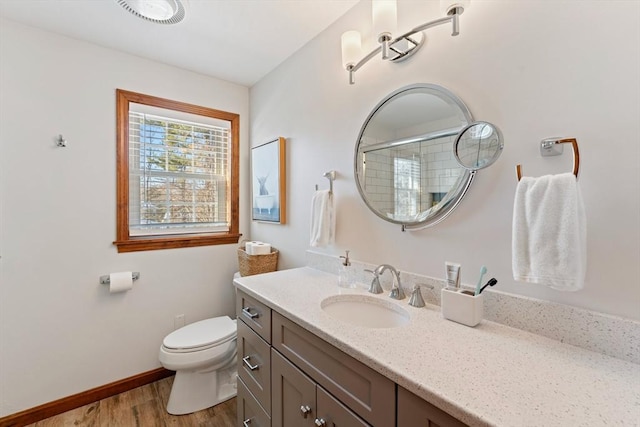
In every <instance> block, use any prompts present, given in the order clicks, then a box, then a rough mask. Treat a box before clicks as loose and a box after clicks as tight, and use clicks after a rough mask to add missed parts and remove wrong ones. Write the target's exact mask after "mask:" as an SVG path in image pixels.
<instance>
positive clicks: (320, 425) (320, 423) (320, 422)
mask: <svg viewBox="0 0 640 427" xmlns="http://www.w3.org/2000/svg"><path fill="white" fill-rule="evenodd" d="M315 422H316V425H317V426H318V427H325V426H326V425H327V422H326V421H325V420H323V419H322V418H316V421H315Z"/></svg>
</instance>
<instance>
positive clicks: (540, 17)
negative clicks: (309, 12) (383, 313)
mask: <svg viewBox="0 0 640 427" xmlns="http://www.w3.org/2000/svg"><path fill="white" fill-rule="evenodd" d="M438 13H439V12H438V2H434V1H431V2H412V1H406V0H405V1H403V0H400V1H399V11H398V14H399V20H400V21H401V25H400V28H399V29H400V30H404V29H408V28H410V27H412V26H415V25H418V24H419V23H421V22H425V21H427V20H430V19H435V18H436V17H438V16H439V15H438ZM460 21H461V34H460V36H458V37H451V36H450V27H449V26H447V27H439V28H436V29H432V30H429V31H428V32H427V37H428V39H427V44H426V46H425V47H423V49H422V50H421V51H420V52H418V53H417V54H416V55H415V57H413V58H412V59H411V60H409V61H406V62H404V63H401V64H391V63H383V62H382V61H380V60H378V59H374V60H372V61H370V63H368V64H367V65H365V66H364V67H363V68H362V69H361V70H359V71H358V72H357V73H356V76H355V77H356V84H355V85H354V86H349V85H348V84H347V73H346V71H344V70H343V69H342V66H341V58H340V35H341V33H342V32H343V31H346V30H349V29H354V28H355V29H360V30H361V31H363V32H364V33H365V34H363V37H367V36H370V34H368V33H370V31H371V30H370V25H371V24H370V2H367V1H363V2H361V3H359V4H358V5H356V6H355V7H354V8H353V9H351V10H350V11H349V12H348V13H347V14H346V15H345V16H343V17H342V18H341V19H340V20H339V21H337V22H336V23H335V24H334V25H332V26H331V27H329V28H328V29H327V30H326V31H325V32H323V33H322V34H321V35H319V36H318V37H316V38H315V39H314V40H313V41H312V42H310V43H309V44H308V45H306V46H305V47H304V48H303V49H302V50H300V51H298V52H297V53H296V54H295V55H294V56H292V57H291V58H289V59H288V60H287V61H286V62H285V63H283V64H282V65H281V66H280V67H279V68H277V69H276V70H275V71H274V72H272V73H271V74H270V75H268V76H267V77H266V78H264V79H263V80H261V81H260V82H259V83H258V84H256V85H255V86H253V87H252V88H251V91H250V101H251V144H252V145H256V144H259V143H262V142H264V141H267V140H269V138H272V137H273V136H274V135H281V136H284V137H286V138H287V144H288V153H287V154H288V165H289V166H288V171H287V173H288V188H287V191H288V202H287V206H288V208H289V213H288V218H290V220H289V224H287V225H284V226H280V225H270V224H260V223H254V224H252V226H251V237H252V238H253V239H259V240H264V241H268V242H271V243H272V244H273V245H275V246H276V247H278V248H279V249H281V250H282V254H281V255H282V257H281V263H280V266H281V267H283V268H284V267H291V266H298V265H303V264H304V263H305V259H304V252H305V250H306V249H308V244H309V243H308V241H309V240H308V236H309V232H308V229H309V211H310V200H311V197H312V193H313V189H314V185H315V184H319V185H320V186H321V187H322V188H326V187H327V181H326V180H325V179H324V178H323V177H322V174H323V173H324V172H325V171H328V170H331V169H335V170H336V171H337V172H338V174H339V179H338V181H336V183H335V186H334V188H335V194H336V198H337V209H338V224H337V241H336V244H335V246H333V247H330V248H326V249H325V250H324V252H326V253H329V254H335V255H338V254H340V253H342V252H343V250H344V249H350V250H351V251H352V252H351V254H352V256H353V257H354V259H357V260H362V261H367V262H372V263H383V262H386V263H390V264H393V265H395V266H396V267H398V268H400V269H401V270H404V271H411V272H415V273H419V274H425V275H428V276H434V277H443V276H444V262H445V260H450V261H458V262H461V263H462V265H463V275H462V280H463V282H465V283H469V284H475V281H476V280H477V272H478V271H479V269H480V266H481V265H483V264H484V265H486V266H487V267H488V269H489V276H488V277H496V278H498V280H499V287H500V289H501V290H503V291H507V292H512V293H515V294H521V295H526V296H532V297H536V298H540V299H544V300H551V301H557V302H560V303H566V304H570V305H574V306H579V307H585V308H588V309H594V310H597V311H601V312H605V313H611V314H615V315H620V316H625V317H630V318H634V319H640V286H639V284H640V283H639V282H640V262H639V261H640V172H639V171H640V167H639V166H638V163H639V161H640V121H639V120H638V118H639V117H640V79H639V78H638V76H640V2H637V1H607V2H603V1H554V2H547V1H542V0H538V1H522V0H519V1H507V0H501V1H474V2H472V3H471V7H470V8H469V9H468V10H467V11H465V12H464V15H462V17H461V20H460ZM368 46H369V47H370V46H371V44H369V45H368ZM418 82H422V83H435V84H439V85H442V86H445V87H447V88H449V89H450V90H451V91H453V92H454V93H455V94H457V95H458V96H459V97H460V98H462V99H463V100H464V101H465V103H466V104H467V106H468V107H469V109H470V110H471V112H472V114H473V115H474V117H475V118H476V119H477V120H486V121H490V122H493V123H495V124H496V125H498V126H499V127H500V128H501V130H502V132H503V134H504V138H505V149H504V153H503V154H502V157H501V158H500V159H499V160H498V162H497V163H496V164H495V165H493V166H492V167H491V168H490V169H487V170H483V171H480V172H479V173H478V176H477V179H476V180H475V181H474V183H473V185H472V187H471V189H470V192H469V194H468V195H467V197H466V198H465V200H464V201H463V202H462V203H461V205H460V206H459V207H458V208H457V210H456V211H455V212H453V214H452V215H451V216H450V217H449V218H448V219H446V220H445V221H444V222H443V223H441V224H438V225H437V226H436V227H434V228H430V229H425V230H422V231H417V232H406V233H402V232H401V231H400V227H398V226H395V225H393V224H389V223H386V222H384V221H382V220H381V219H379V218H378V217H376V216H375V215H374V214H373V213H372V212H370V211H369V210H368V209H367V207H366V206H365V204H364V203H363V202H362V201H361V199H360V197H359V195H358V192H357V189H356V185H355V182H354V177H353V150H354V145H355V141H356V138H357V136H358V132H359V131H360V127H361V124H362V123H363V121H364V120H365V118H366V117H367V115H368V114H369V112H370V110H371V109H372V108H373V107H374V106H375V105H376V104H377V103H378V102H379V101H380V100H381V99H383V98H384V97H385V96H386V95H387V94H388V93H390V92H392V91H393V90H395V89H398V88H400V87H402V86H405V85H409V84H413V83H418ZM550 136H573V137H576V138H578V142H579V144H580V149H581V155H582V157H581V170H580V180H579V183H580V186H581V189H582V192H583V196H584V199H585V205H586V211H587V219H588V271H587V283H586V287H585V289H584V290H582V291H580V292H575V293H561V292H558V291H554V290H551V289H547V288H545V287H542V286H538V285H531V284H523V283H517V282H515V281H514V280H513V279H512V274H511V215H512V204H513V197H514V191H515V187H516V183H517V180H516V176H515V172H514V166H515V165H516V164H517V163H522V164H523V170H524V174H526V175H531V176H536V175H542V174H546V173H560V172H566V171H570V170H571V154H570V153H571V150H570V149H567V150H565V154H564V155H563V156H561V157H556V158H542V157H540V154H539V142H540V140H541V139H543V138H545V137H550ZM567 148H569V147H567Z"/></svg>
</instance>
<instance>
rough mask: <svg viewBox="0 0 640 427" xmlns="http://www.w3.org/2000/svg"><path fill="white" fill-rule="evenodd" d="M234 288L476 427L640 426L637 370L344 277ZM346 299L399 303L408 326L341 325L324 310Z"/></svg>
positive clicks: (301, 277)
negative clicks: (343, 283)
mask: <svg viewBox="0 0 640 427" xmlns="http://www.w3.org/2000/svg"><path fill="white" fill-rule="evenodd" d="M234 283H235V285H236V287H237V288H238V289H241V290H243V291H245V292H246V293H247V294H249V295H251V296H253V297H254V298H257V299H258V300H259V301H262V302H263V303H265V304H267V305H268V306H270V307H271V308H273V309H274V310H276V311H278V312H279V313H281V314H283V315H284V316H286V317H288V318H289V319H291V320H293V321H295V322H296V323H298V324H299V325H300V326H302V327H303V328H305V329H307V330H308V331H310V332H312V333H314V334H316V335H317V336H319V337H321V338H322V339H324V340H326V341H327V342H329V343H330V344H332V345H334V346H335V347H337V348H339V349H340V350H342V351H344V352H345V353H347V354H349V355H350V356H352V357H354V358H355V359H357V360H359V361H361V362H362V363H364V364H366V365H368V366H370V367H371V368H372V369H374V370H376V371H378V372H380V373H381V374H383V375H385V376H386V377H388V378H389V379H391V380H393V381H395V382H396V383H398V384H399V385H401V386H402V387H404V388H406V389H407V390H409V391H411V392H413V393H414V394H416V395H418V396H420V397H422V398H423V399H425V400H427V401H429V402H431V403H432V404H434V405H436V406H437V407H439V408H440V409H442V410H444V411H446V412H448V413H450V414H451V415H453V416H454V417H456V418H458V419H459V420H461V421H463V422H465V423H467V424H469V425H470V426H562V427H567V426H572V427H573V426H582V425H584V426H586V425H621V426H622V425H624V426H640V365H637V364H634V363H631V362H626V361H623V360H620V359H615V358H612V357H609V356H605V355H602V354H599V353H595V352H592V351H588V350H584V349H581V348H578V347H574V346H571V345H568V344H563V343H561V342H559V341H555V340H552V339H549V338H545V337H542V336H539V335H535V334H532V333H529V332H525V331H521V330H519V329H514V328H510V327H507V326H504V325H500V324H498V323H493V322H489V321H486V320H483V321H482V322H481V323H480V324H479V325H478V326H476V327H474V328H470V327H467V326H464V325H460V324H458V323H455V322H451V321H448V320H445V319H443V318H442V316H441V313H440V307H438V306H433V305H427V306H426V307H423V308H415V307H411V306H409V305H408V304H407V302H408V298H407V299H405V300H403V301H398V302H395V301H394V300H392V299H390V298H389V297H388V296H387V293H383V294H380V295H372V294H369V293H367V292H366V291H364V290H362V289H342V288H339V287H338V286H337V276H335V275H333V274H329V273H325V272H322V271H319V270H315V269H312V268H309V267H303V268H296V269H291V270H283V271H278V272H274V273H267V274H261V275H259V276H248V277H241V278H238V279H235V280H234ZM423 292H426V290H423ZM341 293H342V294H361V295H365V294H366V295H367V296H369V297H375V298H380V299H383V300H384V301H391V302H393V303H397V304H399V305H401V306H402V307H403V308H404V309H405V310H406V311H407V312H408V313H409V315H410V317H411V321H410V322H409V323H408V324H407V325H403V326H400V327H395V328H375V329H374V328H366V327H359V326H354V325H351V324H349V323H345V322H342V321H340V320H337V319H335V318H333V317H331V316H330V315H328V314H327V313H325V312H324V311H323V310H322V309H321V308H320V302H321V301H322V300H323V299H324V298H326V297H329V296H332V295H337V294H341Z"/></svg>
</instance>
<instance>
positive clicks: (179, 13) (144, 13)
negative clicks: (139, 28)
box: [116, 0, 185, 24]
mask: <svg viewBox="0 0 640 427" xmlns="http://www.w3.org/2000/svg"><path fill="white" fill-rule="evenodd" d="M116 2H117V3H118V4H119V5H120V6H122V7H124V8H125V9H126V10H128V11H129V12H131V13H132V14H134V15H135V16H137V17H138V18H142V19H144V20H146V21H150V22H155V23H156V24H177V23H178V22H180V21H182V20H183V19H184V15H185V10H184V5H183V4H182V1H181V0H116Z"/></svg>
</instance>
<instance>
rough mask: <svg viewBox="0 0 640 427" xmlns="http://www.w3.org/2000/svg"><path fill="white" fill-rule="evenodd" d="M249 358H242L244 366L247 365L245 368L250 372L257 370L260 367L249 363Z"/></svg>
mask: <svg viewBox="0 0 640 427" xmlns="http://www.w3.org/2000/svg"><path fill="white" fill-rule="evenodd" d="M250 357H251V356H245V357H243V358H242V361H243V362H244V364H245V365H247V368H249V370H250V371H255V370H256V369H258V368H259V367H260V365H252V364H251V363H250V362H249V358H250Z"/></svg>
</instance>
